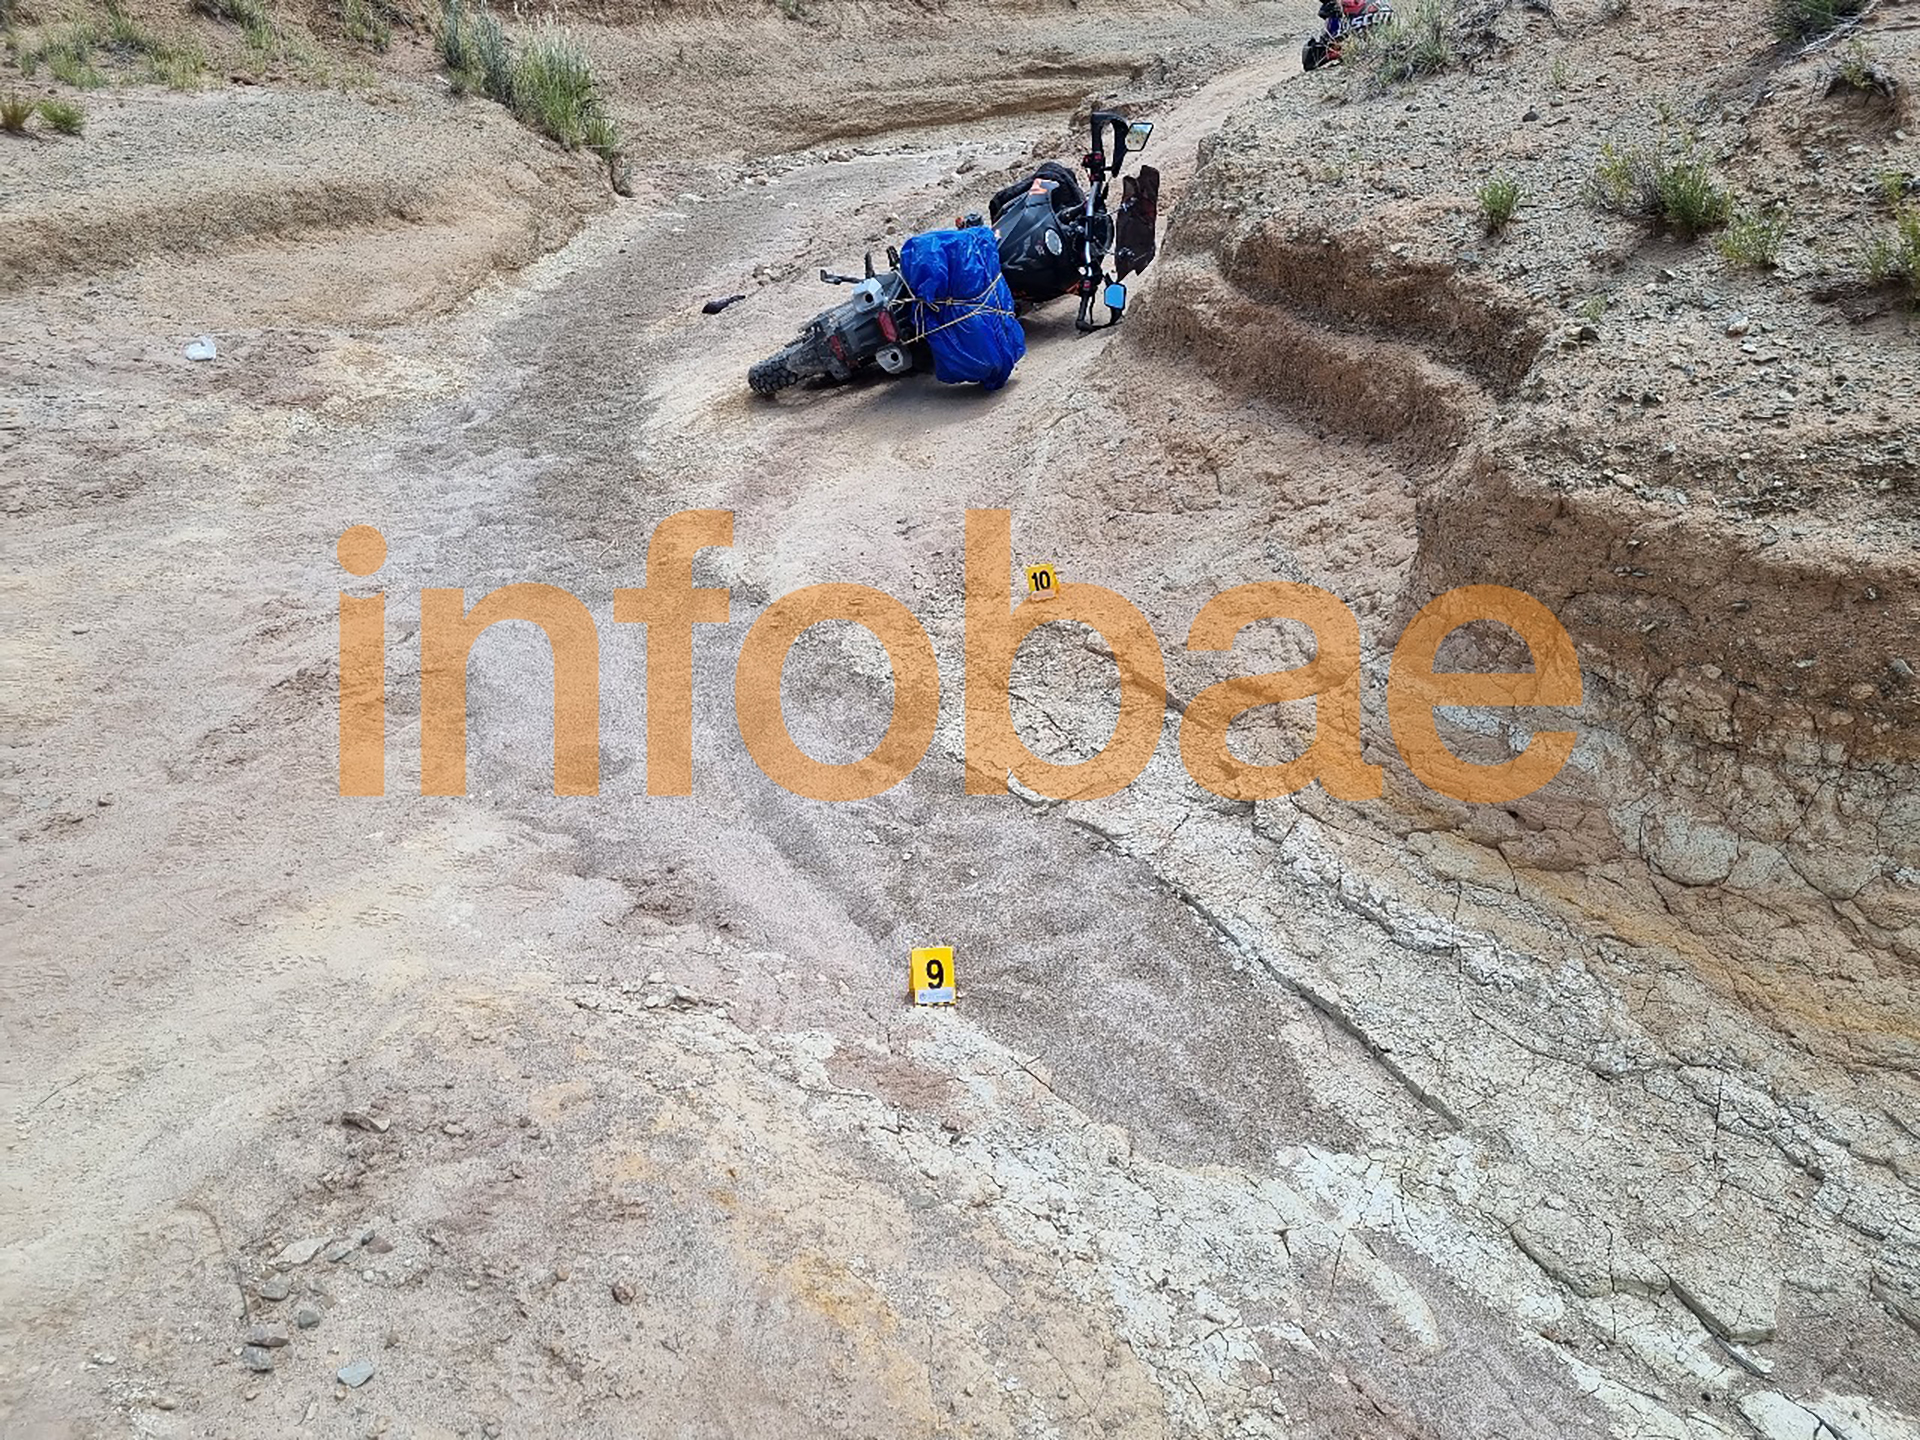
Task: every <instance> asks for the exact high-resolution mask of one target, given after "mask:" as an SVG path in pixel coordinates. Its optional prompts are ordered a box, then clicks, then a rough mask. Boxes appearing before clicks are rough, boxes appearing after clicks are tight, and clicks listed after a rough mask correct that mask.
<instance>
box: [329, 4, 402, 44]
mask: <svg viewBox="0 0 1920 1440" xmlns="http://www.w3.org/2000/svg"><path fill="white" fill-rule="evenodd" d="M340 28H341V29H342V30H344V31H345V32H346V36H347V39H349V40H351V41H353V42H354V44H356V45H365V46H366V47H367V48H368V49H370V50H385V49H386V48H387V47H388V46H389V45H391V44H393V22H392V21H391V20H390V19H388V18H387V12H386V8H385V7H384V6H383V5H382V4H381V3H380V0H340Z"/></svg>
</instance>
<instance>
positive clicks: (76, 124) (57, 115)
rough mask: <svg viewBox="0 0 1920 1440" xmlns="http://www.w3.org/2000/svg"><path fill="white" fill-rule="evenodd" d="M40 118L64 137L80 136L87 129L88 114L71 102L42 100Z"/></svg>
mask: <svg viewBox="0 0 1920 1440" xmlns="http://www.w3.org/2000/svg"><path fill="white" fill-rule="evenodd" d="M40 118H41V119H42V120H45V121H46V122H47V124H49V125H51V126H52V127H53V128H54V129H55V130H58V131H59V132H60V133H61V134H62V135H78V134H79V133H80V132H81V131H82V130H85V129H86V128H87V112H86V111H84V110H82V109H81V108H80V107H79V106H78V105H75V104H74V103H73V102H72V101H70V100H42V101H41V102H40Z"/></svg>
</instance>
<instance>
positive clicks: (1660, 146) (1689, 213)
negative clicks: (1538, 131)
mask: <svg viewBox="0 0 1920 1440" xmlns="http://www.w3.org/2000/svg"><path fill="white" fill-rule="evenodd" d="M1669 152H1674V153H1669ZM1588 193H1589V197H1590V198H1591V199H1592V201H1593V203H1594V204H1595V205H1597V206H1598V207H1599V208H1600V209H1602V210H1608V211H1611V212H1612V213H1614V214H1616V215H1628V216H1633V217H1635V218H1638V219H1642V220H1646V221H1648V222H1649V223H1650V224H1652V225H1653V226H1654V227H1655V228H1656V229H1662V230H1671V231H1673V233H1675V234H1676V235H1678V236H1680V238H1681V239H1683V240H1691V239H1693V238H1694V237H1695V236H1696V235H1701V234H1704V233H1705V232H1706V231H1709V230H1717V229H1719V228H1720V227H1721V226H1723V225H1725V224H1726V223H1727V222H1728V221H1729V220H1730V219H1732V218H1733V196H1732V195H1731V194H1730V193H1729V192H1728V191H1727V190H1726V189H1724V188H1723V187H1722V186H1720V185H1718V184H1716V183H1715V181H1714V179H1713V175H1712V173H1711V172H1710V171H1709V170H1708V169H1707V167H1706V165H1704V164H1703V163H1702V162H1701V161H1699V160H1697V159H1695V158H1694V154H1693V148H1692V146H1691V145H1690V144H1687V145H1682V146H1680V147H1679V148H1678V150H1677V152H1676V151H1674V147H1673V146H1672V145H1671V143H1670V142H1668V141H1667V140H1666V139H1665V137H1664V135H1663V137H1662V139H1661V140H1660V141H1659V142H1657V143H1655V144H1652V145H1628V146H1626V147H1625V148H1624V149H1623V148H1621V147H1618V146H1614V145H1608V146H1606V147H1605V148H1604V149H1602V150H1601V152H1600V163H1599V165H1598V166H1597V167H1596V168H1595V170H1594V173H1593V179H1592V181H1591V182H1590V184H1589V187H1588Z"/></svg>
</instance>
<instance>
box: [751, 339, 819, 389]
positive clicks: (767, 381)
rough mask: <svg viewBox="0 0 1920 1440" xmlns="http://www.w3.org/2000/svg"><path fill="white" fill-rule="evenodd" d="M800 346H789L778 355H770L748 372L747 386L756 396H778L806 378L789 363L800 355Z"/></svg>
mask: <svg viewBox="0 0 1920 1440" xmlns="http://www.w3.org/2000/svg"><path fill="white" fill-rule="evenodd" d="M799 350H800V347H799V346H798V345H789V346H788V347H787V348H786V349H784V350H782V351H781V352H780V353H779V354H778V355H770V356H768V357H767V358H766V359H765V360H762V361H761V362H760V363H759V364H758V365H755V366H754V367H753V368H752V369H751V370H749V371H747V385H748V388H750V389H751V390H752V391H753V393H754V394H756V395H778V394H779V393H780V392H781V391H782V390H785V389H787V388H789V387H790V386H794V385H798V384H799V383H800V382H801V381H802V380H804V379H805V378H806V377H805V376H804V375H802V374H801V373H800V372H799V371H797V370H795V369H794V368H793V366H792V365H791V364H790V363H788V362H790V361H791V360H792V359H793V357H794V356H795V355H796V354H798V353H799Z"/></svg>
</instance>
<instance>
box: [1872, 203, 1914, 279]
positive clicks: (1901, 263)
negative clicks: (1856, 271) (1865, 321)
mask: <svg viewBox="0 0 1920 1440" xmlns="http://www.w3.org/2000/svg"><path fill="white" fill-rule="evenodd" d="M1867 276H1868V278H1869V279H1871V280H1872V281H1873V283H1874V284H1876V285H1888V284H1892V283H1894V282H1896V281H1903V282H1905V284H1906V287H1907V290H1908V292H1909V293H1910V294H1911V296H1912V298H1913V300H1914V301H1915V302H1916V303H1920V205H1902V206H1901V207H1900V208H1899V209H1898V210H1896V211H1895V212H1894V216H1893V233H1892V234H1890V235H1885V234H1883V235H1876V236H1874V237H1873V239H1872V240H1871V241H1870V242H1869V243H1868V245H1867Z"/></svg>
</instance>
